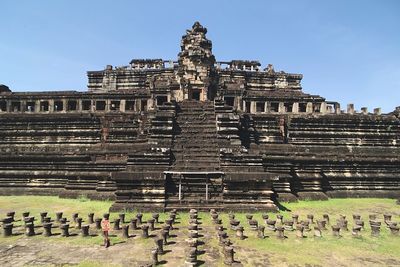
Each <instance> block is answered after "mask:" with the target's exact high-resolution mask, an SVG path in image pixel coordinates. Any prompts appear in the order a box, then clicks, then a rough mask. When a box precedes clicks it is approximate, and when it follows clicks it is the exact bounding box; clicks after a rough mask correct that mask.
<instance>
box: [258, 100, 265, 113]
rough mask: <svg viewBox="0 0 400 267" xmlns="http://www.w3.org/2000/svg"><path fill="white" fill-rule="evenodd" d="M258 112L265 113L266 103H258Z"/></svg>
mask: <svg viewBox="0 0 400 267" xmlns="http://www.w3.org/2000/svg"><path fill="white" fill-rule="evenodd" d="M256 111H257V112H260V113H261V112H265V102H257V103H256Z"/></svg>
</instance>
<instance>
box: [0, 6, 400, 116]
mask: <svg viewBox="0 0 400 267" xmlns="http://www.w3.org/2000/svg"><path fill="white" fill-rule="evenodd" d="M0 10H1V16H0V83H3V84H6V85H8V86H9V87H10V88H11V89H12V90H13V91H46V90H79V91H85V90H86V71H87V70H100V69H103V68H104V67H105V65H107V64H111V65H127V64H128V63H129V61H130V60H131V59H132V58H163V59H176V57H177V54H178V52H179V49H180V39H181V36H182V35H183V34H184V33H185V30H186V29H188V28H190V27H191V26H192V24H193V23H194V22H195V21H197V20H198V21H200V22H201V23H202V24H203V25H204V26H205V27H207V28H208V34H207V35H208V38H209V39H211V40H212V41H213V52H214V55H215V56H216V59H217V60H221V61H222V60H231V59H250V60H259V61H260V62H261V63H262V66H266V65H267V64H268V63H272V64H273V65H274V66H275V70H284V71H286V72H292V73H302V74H303V75H304V78H303V90H304V91H305V92H307V93H312V94H318V95H321V96H323V97H325V98H327V99H328V100H332V101H338V102H340V103H341V104H342V108H344V109H345V108H346V105H347V103H354V104H355V106H356V109H357V110H359V109H360V108H361V107H363V106H366V107H368V108H369V110H372V109H373V108H375V107H382V109H383V111H384V112H390V111H392V110H393V109H394V108H395V107H396V106H400V1H396V0H392V1H390V0H381V1H379V0H375V1H373V0H370V1H367V0H364V1H363V0H358V1H356V0H355V1H350V0H347V1H342V0H334V1H333V0H332V1H322V0H321V1H316V0H314V1H300V0H298V1H233V0H231V1H228V0H225V1H216V0H214V1H204V0H202V1H161V0H160V1H150V0H148V1H122V0H113V1H83V0H80V1H78V0H68V1H67V0H58V1H50V0H48V1H39V0H38V1H28V0H27V1H16V0H1V2H0Z"/></svg>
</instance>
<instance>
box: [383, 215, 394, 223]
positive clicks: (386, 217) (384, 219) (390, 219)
mask: <svg viewBox="0 0 400 267" xmlns="http://www.w3.org/2000/svg"><path fill="white" fill-rule="evenodd" d="M383 221H384V222H385V223H387V222H390V221H392V214H383Z"/></svg>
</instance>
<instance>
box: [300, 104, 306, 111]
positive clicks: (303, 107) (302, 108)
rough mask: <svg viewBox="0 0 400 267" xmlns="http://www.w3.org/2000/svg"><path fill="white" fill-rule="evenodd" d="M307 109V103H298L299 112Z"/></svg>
mask: <svg viewBox="0 0 400 267" xmlns="http://www.w3.org/2000/svg"><path fill="white" fill-rule="evenodd" d="M306 111H307V103H299V112H306Z"/></svg>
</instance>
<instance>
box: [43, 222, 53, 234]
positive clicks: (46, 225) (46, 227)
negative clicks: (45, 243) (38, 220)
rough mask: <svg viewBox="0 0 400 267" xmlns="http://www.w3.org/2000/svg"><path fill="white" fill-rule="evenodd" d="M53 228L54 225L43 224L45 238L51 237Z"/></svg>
mask: <svg viewBox="0 0 400 267" xmlns="http://www.w3.org/2000/svg"><path fill="white" fill-rule="evenodd" d="M51 226H52V223H43V230H44V231H43V235H44V236H51Z"/></svg>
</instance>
